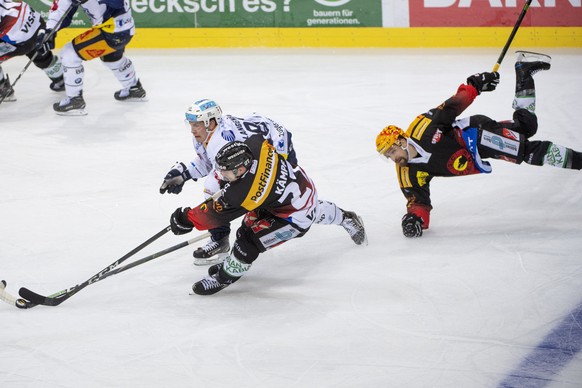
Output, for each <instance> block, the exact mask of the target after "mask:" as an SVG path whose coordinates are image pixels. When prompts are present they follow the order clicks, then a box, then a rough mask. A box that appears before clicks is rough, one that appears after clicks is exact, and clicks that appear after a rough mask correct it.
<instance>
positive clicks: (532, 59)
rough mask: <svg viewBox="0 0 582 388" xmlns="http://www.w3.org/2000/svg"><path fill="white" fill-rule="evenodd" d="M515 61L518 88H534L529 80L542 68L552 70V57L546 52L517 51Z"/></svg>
mask: <svg viewBox="0 0 582 388" xmlns="http://www.w3.org/2000/svg"><path fill="white" fill-rule="evenodd" d="M516 54H517V60H516V62H515V76H516V78H517V85H516V89H517V90H527V89H533V88H532V87H530V86H529V85H528V80H530V79H532V78H531V77H532V76H533V75H534V74H535V73H537V72H538V71H542V70H550V67H551V65H550V61H551V60H552V58H551V57H550V56H549V55H546V54H540V53H533V52H529V51H517V52H516Z"/></svg>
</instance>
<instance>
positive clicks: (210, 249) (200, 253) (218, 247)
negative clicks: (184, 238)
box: [193, 236, 230, 265]
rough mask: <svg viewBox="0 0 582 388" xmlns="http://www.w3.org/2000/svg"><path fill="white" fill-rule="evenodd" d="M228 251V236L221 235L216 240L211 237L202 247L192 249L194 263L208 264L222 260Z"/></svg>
mask: <svg viewBox="0 0 582 388" xmlns="http://www.w3.org/2000/svg"><path fill="white" fill-rule="evenodd" d="M229 252H230V243H229V241H228V236H225V237H223V238H222V239H220V240H218V241H214V240H213V239H212V238H211V239H210V241H209V242H208V243H207V244H206V245H204V246H203V247H199V248H198V249H196V250H195V251H194V254H193V255H194V265H209V264H216V263H220V262H222V261H224V258H225V257H226V256H227V255H228V253H229Z"/></svg>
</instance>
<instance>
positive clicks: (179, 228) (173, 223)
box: [170, 207, 194, 234]
mask: <svg viewBox="0 0 582 388" xmlns="http://www.w3.org/2000/svg"><path fill="white" fill-rule="evenodd" d="M189 211H190V208H189V207H185V208H184V209H182V208H181V207H179V208H177V209H176V211H175V212H173V213H172V216H171V217H170V227H171V228H172V233H174V234H186V233H190V232H191V231H192V229H193V228H194V224H193V223H192V222H190V220H189V219H188V212H189Z"/></svg>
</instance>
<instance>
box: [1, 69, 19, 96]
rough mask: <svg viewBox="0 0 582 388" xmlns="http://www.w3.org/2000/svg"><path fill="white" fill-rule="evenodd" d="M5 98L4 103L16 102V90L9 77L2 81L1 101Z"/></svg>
mask: <svg viewBox="0 0 582 388" xmlns="http://www.w3.org/2000/svg"><path fill="white" fill-rule="evenodd" d="M2 98H4V100H3V101H16V96H15V95H14V89H13V88H12V85H11V84H10V79H9V78H8V75H6V77H5V78H4V79H3V80H2V81H0V99H2Z"/></svg>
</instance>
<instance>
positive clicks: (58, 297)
mask: <svg viewBox="0 0 582 388" xmlns="http://www.w3.org/2000/svg"><path fill="white" fill-rule="evenodd" d="M169 231H170V226H169V225H168V226H166V227H165V228H164V229H162V230H161V231H159V232H158V233H156V234H155V235H154V236H152V237H150V238H149V239H147V240H146V241H144V242H143V243H141V244H140V245H139V246H137V247H135V248H134V249H132V250H131V251H130V252H128V253H127V254H125V255H124V256H123V257H121V258H120V259H118V260H117V261H115V262H113V263H111V264H110V265H108V266H107V267H105V268H103V269H102V270H101V271H99V272H98V273H96V274H95V275H93V276H91V277H90V278H89V279H87V280H85V281H84V282H83V283H81V284H77V285H76V286H74V287H71V288H69V289H65V290H62V291H59V292H56V293H54V294H52V295H50V296H48V297H44V296H42V295H39V294H37V293H35V292H32V291H30V290H29V289H28V288H24V287H22V288H21V289H20V290H19V291H18V293H19V294H20V296H21V297H22V298H24V299H18V300H16V303H15V304H16V307H18V308H22V309H27V308H31V307H34V306H36V305H37V304H42V305H46V306H58V305H59V304H61V303H63V302H64V301H65V300H67V299H69V298H70V297H71V296H73V295H75V294H76V293H77V292H79V291H81V290H82V289H83V288H85V287H87V286H88V285H89V284H91V283H94V282H96V281H98V280H99V278H101V277H103V275H105V274H106V273H107V272H109V271H111V270H112V269H114V268H115V267H117V266H118V265H119V264H121V263H123V262H124V261H125V260H127V259H128V258H130V257H131V256H133V255H135V254H136V253H137V252H139V251H141V250H142V249H143V248H145V247H146V246H148V245H150V244H151V243H153V242H154V241H156V240H157V239H159V238H160V237H162V236H163V235H164V234H166V233H168V232H169ZM25 299H28V300H25ZM29 301H30V302H29Z"/></svg>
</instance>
